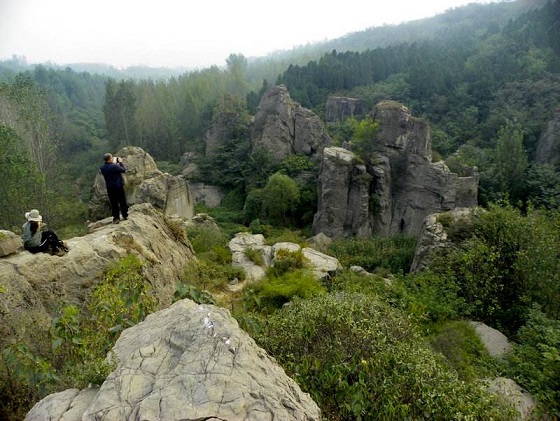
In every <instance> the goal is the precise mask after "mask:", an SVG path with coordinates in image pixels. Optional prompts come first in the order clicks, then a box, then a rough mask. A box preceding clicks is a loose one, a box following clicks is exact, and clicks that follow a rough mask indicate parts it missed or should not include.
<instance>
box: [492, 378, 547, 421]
mask: <svg viewBox="0 0 560 421" xmlns="http://www.w3.org/2000/svg"><path fill="white" fill-rule="evenodd" d="M486 385H487V389H488V391H489V392H491V393H494V394H496V395H499V396H501V397H503V399H504V400H505V401H506V403H509V404H511V405H512V406H513V408H514V409H515V410H516V412H517V416H516V417H515V418H514V419H513V421H525V420H527V421H528V420H534V419H535V418H533V417H532V413H533V410H534V409H535V408H536V406H537V402H535V400H534V399H533V397H532V396H531V395H529V393H527V391H526V390H524V389H522V388H521V387H520V386H519V385H518V384H517V383H515V382H514V381H513V380H511V379H507V378H505V377H498V378H495V379H491V380H487V381H486Z"/></svg>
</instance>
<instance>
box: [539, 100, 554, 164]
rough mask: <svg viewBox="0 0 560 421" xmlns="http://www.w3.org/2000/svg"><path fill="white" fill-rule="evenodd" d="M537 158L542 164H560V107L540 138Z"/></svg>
mask: <svg viewBox="0 0 560 421" xmlns="http://www.w3.org/2000/svg"><path fill="white" fill-rule="evenodd" d="M536 160H537V162H539V163H540V164H550V165H559V164H560V108H558V109H557V110H556V111H555V113H554V116H553V117H552V119H551V120H550V121H549V122H548V125H547V127H546V130H545V131H544V132H543V134H542V135H541V138H540V139H539V143H538V145H537V156H536Z"/></svg>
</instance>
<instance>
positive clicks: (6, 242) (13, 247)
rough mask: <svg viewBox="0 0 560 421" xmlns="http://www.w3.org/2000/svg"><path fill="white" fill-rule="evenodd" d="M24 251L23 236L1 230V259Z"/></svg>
mask: <svg viewBox="0 0 560 421" xmlns="http://www.w3.org/2000/svg"><path fill="white" fill-rule="evenodd" d="M21 250H23V240H22V238H21V236H19V235H17V234H15V233H13V232H12V231H7V230H0V257H4V256H8V255H10V254H14V253H17V252H18V251H21Z"/></svg>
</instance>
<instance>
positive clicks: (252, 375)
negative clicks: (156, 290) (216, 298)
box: [25, 300, 320, 421]
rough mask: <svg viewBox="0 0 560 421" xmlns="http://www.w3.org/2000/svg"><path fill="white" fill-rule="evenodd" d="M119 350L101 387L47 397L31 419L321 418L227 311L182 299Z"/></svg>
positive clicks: (127, 335)
mask: <svg viewBox="0 0 560 421" xmlns="http://www.w3.org/2000/svg"><path fill="white" fill-rule="evenodd" d="M113 351H114V355H115V358H116V360H117V361H118V362H117V366H116V369H115V371H113V372H112V373H111V374H110V375H109V377H108V378H107V380H105V382H104V383H103V384H102V385H101V387H100V388H99V389H93V391H94V392H93V393H92V392H91V390H92V389H87V390H89V391H90V392H89V393H84V391H82V392H79V391H76V390H73V391H66V392H61V393H58V394H54V395H50V396H47V397H46V398H45V399H43V400H42V401H41V402H39V403H38V404H36V405H35V406H34V407H33V409H32V410H31V411H30V412H29V414H28V415H27V417H26V418H25V420H26V421H36V420H44V419H52V420H61V419H64V420H67V421H72V420H83V421H94V420H95V421H109V420H169V421H171V420H203V419H212V420H213V419H216V420H255V421H266V420H302V421H303V420H319V419H320V411H319V409H318V407H317V405H316V404H315V402H313V400H312V399H311V398H310V397H309V395H307V394H305V393H303V392H302V391H301V390H300V388H299V386H298V385H297V384H296V383H295V382H294V381H293V380H292V379H290V378H289V377H288V376H287V375H286V374H285V372H284V371H283V369H282V368H281V367H280V366H279V365H278V364H277V363H276V362H275V361H274V360H273V359H272V358H271V357H269V356H268V355H267V354H266V352H265V351H264V350H262V349H261V348H259V347H258V346H257V345H256V343H255V342H254V341H253V339H252V338H251V337H250V336H249V335H248V334H247V333H245V332H244V331H243V330H241V329H240V328H239V326H238V325H237V322H236V321H235V319H233V318H232V317H231V316H230V314H229V312H228V311H227V310H225V309H221V308H218V307H215V306H211V305H197V304H196V303H194V302H193V301H190V300H182V301H179V302H177V303H175V304H173V305H172V306H171V307H169V308H167V309H165V310H162V311H159V312H157V313H154V314H152V315H150V316H148V317H147V318H146V320H145V321H144V322H142V323H140V324H138V325H136V326H134V327H132V328H129V329H127V330H125V331H124V332H123V333H122V335H121V337H120V338H119V340H118V341H117V343H116V344H115V347H114V348H113ZM76 407H79V408H82V409H83V410H80V411H79V412H80V413H79V414H78V413H76V411H75V408H76ZM49 411H50V412H49ZM70 415H72V416H70Z"/></svg>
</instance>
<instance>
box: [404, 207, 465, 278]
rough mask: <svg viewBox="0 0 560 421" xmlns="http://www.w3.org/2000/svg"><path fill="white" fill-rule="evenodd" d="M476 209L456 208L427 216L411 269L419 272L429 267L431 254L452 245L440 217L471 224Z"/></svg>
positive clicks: (451, 221)
mask: <svg viewBox="0 0 560 421" xmlns="http://www.w3.org/2000/svg"><path fill="white" fill-rule="evenodd" d="M475 211H476V209H475V208H456V209H453V210H451V211H449V212H445V213H444V214H442V213H435V214H431V215H428V216H426V218H425V219H424V223H423V225H422V229H421V230H420V235H419V236H418V241H417V243H416V250H415V251H414V258H413V259H412V264H411V265H410V271H411V272H418V271H421V270H423V269H424V268H426V267H429V265H430V254H431V253H432V252H434V251H435V250H438V249H442V248H445V247H448V246H449V245H450V242H449V241H448V235H447V232H446V229H445V227H444V226H443V224H442V223H441V222H439V220H438V219H439V218H440V217H444V218H447V219H448V220H449V221H450V223H457V222H458V221H462V223H463V224H469V222H468V221H469V220H470V218H471V216H472V214H473V212H475ZM442 215H443V216H442Z"/></svg>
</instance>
